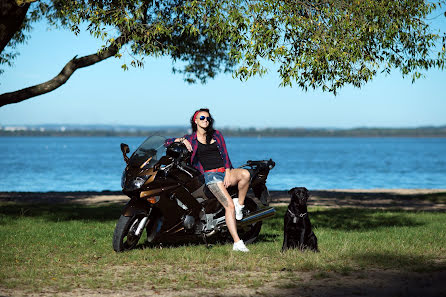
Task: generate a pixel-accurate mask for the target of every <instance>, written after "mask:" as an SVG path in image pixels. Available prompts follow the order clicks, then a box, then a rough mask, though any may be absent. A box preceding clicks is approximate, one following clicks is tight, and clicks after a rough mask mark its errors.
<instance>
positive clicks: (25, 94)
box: [0, 36, 127, 107]
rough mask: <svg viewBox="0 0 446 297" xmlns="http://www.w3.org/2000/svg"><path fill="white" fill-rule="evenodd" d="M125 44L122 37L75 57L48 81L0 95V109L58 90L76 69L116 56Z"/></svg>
mask: <svg viewBox="0 0 446 297" xmlns="http://www.w3.org/2000/svg"><path fill="white" fill-rule="evenodd" d="M126 42H127V41H126V38H125V37H124V36H120V37H118V38H117V39H116V41H115V42H114V43H113V44H112V45H110V46H109V47H107V48H105V49H104V50H103V51H101V52H99V53H96V54H92V55H88V56H84V57H80V58H77V56H75V57H74V58H73V59H72V60H70V61H69V62H68V63H67V64H66V65H65V67H64V68H63V69H62V71H61V72H60V73H59V74H58V75H56V76H55V77H54V78H52V79H50V80H49V81H46V82H44V83H41V84H38V85H35V86H32V87H28V88H25V89H21V90H18V91H15V92H10V93H4V94H1V95H0V107H1V106H4V105H7V104H12V103H18V102H21V101H23V100H26V99H29V98H32V97H36V96H39V95H42V94H45V93H48V92H51V91H53V90H55V89H57V88H59V87H60V86H62V85H63V84H64V83H66V82H67V80H68V79H69V78H70V77H71V75H72V74H73V73H74V72H75V71H76V70H77V69H80V68H84V67H88V66H91V65H93V64H96V63H98V62H101V61H103V60H105V59H108V58H110V57H112V56H114V55H116V54H117V53H118V51H119V47H120V46H121V45H123V44H125V43H126Z"/></svg>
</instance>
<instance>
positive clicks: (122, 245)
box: [113, 215, 143, 252]
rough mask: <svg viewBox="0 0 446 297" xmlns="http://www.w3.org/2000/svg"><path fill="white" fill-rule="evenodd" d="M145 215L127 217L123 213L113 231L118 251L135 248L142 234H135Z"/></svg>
mask: <svg viewBox="0 0 446 297" xmlns="http://www.w3.org/2000/svg"><path fill="white" fill-rule="evenodd" d="M142 218H143V216H137V215H134V216H131V217H126V216H123V215H121V216H120V217H119V220H118V222H117V223H116V227H115V232H114V233H113V249H114V250H115V251H116V252H123V251H125V250H131V249H133V248H134V247H135V246H136V245H137V244H138V241H139V239H140V238H141V235H142V233H143V232H141V234H139V235H135V231H136V228H137V227H138V225H139V222H140V221H141V219H142Z"/></svg>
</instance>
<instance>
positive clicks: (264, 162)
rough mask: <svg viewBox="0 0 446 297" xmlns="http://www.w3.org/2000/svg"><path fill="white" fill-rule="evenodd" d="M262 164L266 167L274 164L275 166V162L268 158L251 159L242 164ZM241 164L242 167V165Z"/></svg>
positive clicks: (271, 167)
mask: <svg viewBox="0 0 446 297" xmlns="http://www.w3.org/2000/svg"><path fill="white" fill-rule="evenodd" d="M262 165H263V166H266V167H268V168H269V169H273V168H274V166H276V162H274V161H273V160H272V159H269V160H260V161H252V160H248V161H247V162H246V164H245V165H243V166H251V167H253V166H262ZM243 166H242V167H243Z"/></svg>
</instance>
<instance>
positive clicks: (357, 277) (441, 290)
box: [0, 189, 446, 297]
mask: <svg viewBox="0 0 446 297" xmlns="http://www.w3.org/2000/svg"><path fill="white" fill-rule="evenodd" d="M270 194H271V197H272V205H286V204H288V202H289V196H288V194H287V192H285V191H271V192H270ZM445 196H446V189H438V190H437V189H436V190H429V189H413V190H412V189H411V190H409V189H374V190H342V189H334V190H312V191H311V198H310V200H309V202H308V204H309V206H322V207H331V208H339V207H357V208H378V209H405V210H422V211H440V212H443V211H446V204H445V198H444V197H445ZM127 201H128V198H127V197H126V196H124V195H123V194H122V193H120V192H108V191H105V192H48V193H30V192H29V193H26V192H23V193H19V192H0V202H6V203H45V204H48V203H81V204H104V203H105V204H106V203H122V204H124V203H126V202H127ZM286 273H288V276H289V272H286V271H285V272H283V273H282V272H278V273H275V274H273V275H271V276H270V279H269V281H268V282H267V283H266V284H265V285H264V286H262V287H261V288H257V289H252V288H227V289H225V290H215V289H214V290H207V289H193V290H189V291H183V292H178V291H171V290H156V289H149V288H148V289H147V290H144V291H140V290H137V291H131V290H126V291H122V292H121V291H109V290H101V291H94V290H78V291H72V292H63V293H62V292H54V291H49V292H41V293H38V294H36V295H29V293H25V292H23V291H20V290H17V289H15V290H7V289H5V288H1V287H0V297H1V296H69V297H70V296H95V297H99V296H101V297H102V296H169V297H171V296H172V297H173V296H225V297H232V296H234V297H235V296H297V297H301V296H302V297H303V296H316V297H331V296H383V297H393V296H404V297H409V296H410V297H412V296H413V297H415V296H417V297H418V296H423V297H441V296H445V297H446V283H445V280H446V270H441V271H437V272H429V273H419V272H404V271H394V270H379V269H374V270H367V271H355V272H352V273H350V274H348V275H340V274H335V273H328V274H325V275H324V276H323V277H320V276H317V275H315V273H314V272H295V278H296V279H298V281H296V284H295V285H293V286H291V287H290V286H289V284H287V285H285V286H281V282H283V275H282V274H284V275H285V274H286Z"/></svg>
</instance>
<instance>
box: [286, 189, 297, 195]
mask: <svg viewBox="0 0 446 297" xmlns="http://www.w3.org/2000/svg"><path fill="white" fill-rule="evenodd" d="M295 190H296V188H292V189H290V190H289V191H288V195H293V193H294V191H295Z"/></svg>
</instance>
